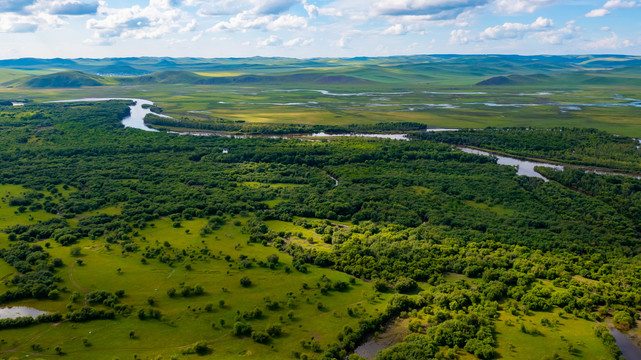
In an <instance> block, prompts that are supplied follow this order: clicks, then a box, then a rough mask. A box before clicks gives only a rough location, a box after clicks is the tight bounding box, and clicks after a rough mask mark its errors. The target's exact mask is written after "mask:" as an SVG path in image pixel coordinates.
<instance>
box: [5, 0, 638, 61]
mask: <svg viewBox="0 0 641 360" xmlns="http://www.w3.org/2000/svg"><path fill="white" fill-rule="evenodd" d="M640 25H641V0H609V1H608V0H605V1H592V0H571V1H556V0H529V1H527V0H263V1H261V0H216V1H204V0H134V1H124V0H99V1H94V0H0V44H2V46H0V58H3V59H7V58H18V57H46V58H50V57H68V58H75V57H93V58H100V57H122V56H172V57H182V56H194V57H248V56H288V57H299V58H306V57H349V56H388V55H406V54H440V53H451V54H454V53H455V54H487V53H501V54H586V53H593V54H594V53H599V54H602V53H608V54H631V55H640V54H641V26H640Z"/></svg>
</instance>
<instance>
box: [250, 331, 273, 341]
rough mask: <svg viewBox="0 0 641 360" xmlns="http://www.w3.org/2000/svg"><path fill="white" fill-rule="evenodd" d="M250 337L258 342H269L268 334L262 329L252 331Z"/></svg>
mask: <svg viewBox="0 0 641 360" xmlns="http://www.w3.org/2000/svg"><path fill="white" fill-rule="evenodd" d="M251 338H252V340H254V342H257V343H259V344H266V343H267V342H269V335H267V333H266V332H263V331H252V334H251Z"/></svg>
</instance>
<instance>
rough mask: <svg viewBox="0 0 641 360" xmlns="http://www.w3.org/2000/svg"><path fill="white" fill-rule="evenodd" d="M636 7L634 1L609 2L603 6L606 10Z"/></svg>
mask: <svg viewBox="0 0 641 360" xmlns="http://www.w3.org/2000/svg"><path fill="white" fill-rule="evenodd" d="M635 6H637V2H636V1H621V0H610V1H608V2H606V3H605V5H603V7H604V8H606V9H629V8H633V7H635Z"/></svg>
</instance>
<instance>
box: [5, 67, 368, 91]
mask: <svg viewBox="0 0 641 360" xmlns="http://www.w3.org/2000/svg"><path fill="white" fill-rule="evenodd" d="M118 69H120V70H131V69H129V68H123V67H122V66H118V67H117V68H112V67H108V68H107V70H118ZM134 70H136V69H134ZM296 83H300V84H303V83H317V84H333V85H342V84H368V83H374V82H373V81H370V80H367V79H362V78H359V77H355V76H349V75H328V74H326V73H323V72H318V71H306V72H297V73H290V74H276V75H240V76H203V75H198V74H195V73H193V72H189V71H181V70H167V71H159V72H155V73H152V74H147V75H141V76H127V77H110V78H106V77H104V76H100V75H94V74H87V73H84V72H80V71H63V72H57V73H53V74H48V75H41V76H31V77H28V78H23V79H19V80H15V81H13V82H10V83H7V84H5V85H10V86H18V87H28V88H76V87H82V86H103V85H118V84H121V85H150V84H193V85H219V84H274V85H278V84H296Z"/></svg>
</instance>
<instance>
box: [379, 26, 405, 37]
mask: <svg viewBox="0 0 641 360" xmlns="http://www.w3.org/2000/svg"><path fill="white" fill-rule="evenodd" d="M408 31H409V29H408V28H407V27H406V26H404V25H403V24H396V25H392V26H390V27H388V28H387V29H385V30H383V32H382V34H383V35H405V34H407V32H408Z"/></svg>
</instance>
